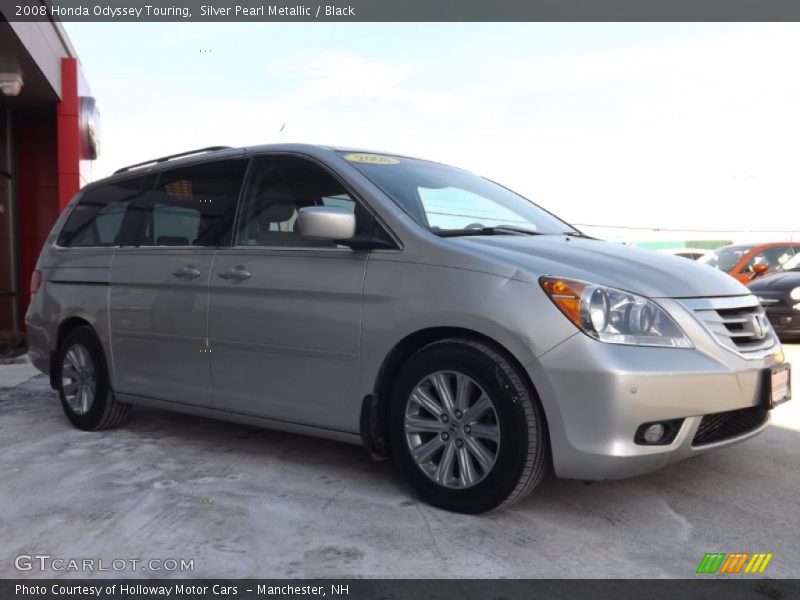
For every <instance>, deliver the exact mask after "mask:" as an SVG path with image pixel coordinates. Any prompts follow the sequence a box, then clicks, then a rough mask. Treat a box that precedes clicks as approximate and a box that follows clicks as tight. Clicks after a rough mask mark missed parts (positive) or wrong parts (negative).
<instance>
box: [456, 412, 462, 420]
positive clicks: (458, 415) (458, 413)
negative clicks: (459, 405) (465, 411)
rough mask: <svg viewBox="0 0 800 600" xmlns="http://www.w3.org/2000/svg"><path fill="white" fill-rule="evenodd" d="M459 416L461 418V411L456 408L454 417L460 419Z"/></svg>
mask: <svg viewBox="0 0 800 600" xmlns="http://www.w3.org/2000/svg"><path fill="white" fill-rule="evenodd" d="M460 418H461V411H460V410H457V411H456V419H460Z"/></svg>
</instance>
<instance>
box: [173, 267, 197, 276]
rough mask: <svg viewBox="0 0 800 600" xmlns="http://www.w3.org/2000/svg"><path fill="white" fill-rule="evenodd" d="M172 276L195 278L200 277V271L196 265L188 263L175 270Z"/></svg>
mask: <svg viewBox="0 0 800 600" xmlns="http://www.w3.org/2000/svg"><path fill="white" fill-rule="evenodd" d="M172 276H173V277H177V278H178V279H194V278H195V277H200V271H199V270H198V269H197V267H195V266H194V265H188V266H186V267H183V268H181V269H178V270H177V271H173V272H172Z"/></svg>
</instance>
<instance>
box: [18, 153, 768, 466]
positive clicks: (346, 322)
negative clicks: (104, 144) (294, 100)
mask: <svg viewBox="0 0 800 600" xmlns="http://www.w3.org/2000/svg"><path fill="white" fill-rule="evenodd" d="M266 153H274V154H283V155H286V154H289V155H299V156H305V157H307V158H309V159H310V160H313V161H315V162H317V163H318V164H321V165H322V166H324V167H325V168H327V169H328V170H330V171H331V172H333V173H335V175H336V177H338V178H339V179H340V180H341V181H342V182H344V183H345V185H346V186H347V187H348V188H349V189H350V191H351V192H352V193H353V195H354V196H356V197H358V198H359V199H361V200H362V201H364V202H365V203H366V204H367V205H368V206H369V207H370V208H371V209H372V210H373V211H374V212H375V213H376V214H377V216H378V217H379V219H380V220H381V221H382V222H383V223H384V224H385V225H386V227H387V228H388V229H389V230H390V231H391V233H392V235H393V236H394V237H395V238H396V239H397V240H398V241H399V246H400V247H399V249H398V250H376V251H372V252H365V251H351V250H347V249H330V250H328V249H314V250H299V249H297V248H281V249H277V248H276V249H268V248H257V249H253V248H221V249H218V250H213V249H211V250H209V249H186V250H177V249H168V250H154V249H152V248H149V249H148V248H126V249H115V250H111V249H80V250H65V249H59V248H57V247H55V246H54V245H53V243H54V236H51V238H50V239H49V241H48V243H47V244H46V245H45V247H44V249H43V251H42V255H41V257H40V259H39V263H38V268H39V269H41V270H42V272H43V279H44V282H43V284H42V288H41V290H40V292H39V293H38V294H36V296H34V298H33V301H32V303H31V307H30V309H29V312H28V316H27V323H28V331H29V340H30V345H31V356H32V359H33V362H34V364H35V365H36V366H37V367H38V368H40V369H42V370H43V371H45V372H47V371H48V370H49V368H50V364H49V356H50V353H51V352H53V351H55V347H56V339H57V331H58V328H59V325H60V324H61V323H63V322H64V321H65V320H66V319H68V318H73V317H77V318H81V319H84V320H86V321H87V322H88V323H89V324H90V325H91V326H92V327H93V328H94V329H95V331H96V332H97V333H98V337H99V338H100V341H101V343H102V344H103V347H104V349H105V351H106V355H107V356H108V357H109V358H110V361H109V364H110V365H111V367H112V384H113V385H114V387H115V389H116V390H117V391H118V393H119V394H120V398H121V399H123V400H125V401H129V402H134V403H140V404H148V405H153V406H161V407H164V408H171V409H174V410H182V411H186V412H193V413H197V414H204V415H206V416H216V417H219V418H224V419H228V420H234V421H239V422H249V423H253V424H261V425H265V426H269V427H275V428H280V429H286V430H290V431H299V432H304V433H312V434H314V435H320V436H323V437H333V438H336V439H343V440H347V441H352V442H357V441H358V440H359V439H360V438H359V436H358V432H359V416H360V410H361V405H362V401H363V399H364V397H365V396H367V395H369V394H371V393H372V392H373V391H374V388H375V384H376V380H377V377H378V373H379V370H380V368H381V365H382V364H383V361H384V360H385V358H386V357H387V355H388V354H389V353H390V352H391V351H392V349H393V348H394V347H395V345H396V344H398V342H400V341H401V340H403V339H404V338H406V337H407V336H409V335H412V334H414V333H416V332H419V331H421V330H424V329H430V328H440V327H453V328H459V329H464V330H469V331H472V332H475V333H476V334H480V335H482V336H485V337H487V338H490V339H491V340H493V341H494V342H495V343H496V344H499V345H501V346H503V347H504V348H505V349H506V350H507V351H508V352H509V353H510V354H511V355H512V356H513V357H514V358H515V359H516V360H517V362H518V363H519V364H521V365H523V366H524V368H525V369H526V370H527V372H528V374H529V376H530V379H531V381H532V383H533V385H534V386H535V389H536V391H537V393H538V396H539V398H540V399H541V402H542V405H543V408H544V411H545V414H546V417H547V421H548V426H549V430H550V438H551V442H552V449H553V460H554V464H555V468H556V473H557V474H558V475H559V476H562V477H574V478H582V479H602V478H606V477H621V476H627V475H634V474H638V473H643V472H646V471H649V470H653V469H656V468H659V467H661V466H664V465H665V464H668V463H670V462H673V461H675V460H680V459H682V458H686V457H689V456H692V455H694V454H697V453H699V452H705V451H708V450H710V449H713V448H716V447H720V446H725V445H728V444H731V443H735V442H737V441H741V440H743V439H746V438H747V437H751V436H752V435H755V434H756V433H758V431H760V430H762V429H763V428H764V427H766V425H765V426H764V427H762V428H760V429H759V430H758V431H756V432H752V433H750V434H747V435H744V436H741V437H739V438H736V439H734V440H729V441H726V442H724V443H722V444H715V445H709V446H704V447H703V448H702V449H696V448H692V447H691V439H692V436H693V434H694V431H695V430H696V428H697V426H698V424H699V421H700V417H701V415H703V414H706V413H709V412H718V411H725V410H732V409H736V408H742V407H747V406H752V405H754V404H755V403H756V402H757V392H756V387H757V378H758V373H759V370H760V369H762V368H765V367H767V366H769V365H770V364H772V363H773V362H775V361H780V360H783V358H782V355H781V354H780V346H779V345H778V344H777V342H776V344H775V346H774V348H772V349H771V350H770V352H767V353H764V355H763V356H760V357H757V358H756V359H754V360H746V359H744V358H742V357H741V356H737V355H736V354H735V353H733V352H731V351H729V350H726V349H724V348H722V347H721V346H720V345H719V343H718V342H717V341H716V340H714V339H713V337H712V336H711V335H710V333H709V332H708V330H707V329H706V328H705V327H704V326H703V325H702V324H701V323H700V322H699V321H698V320H697V318H696V317H695V316H694V315H693V314H692V312H691V311H690V310H689V309H688V308H687V307H686V306H685V305H684V304H682V303H681V301H680V300H679V299H683V298H697V297H709V296H743V295H746V294H748V293H749V292H748V290H747V289H746V288H745V287H744V286H742V285H741V284H739V283H738V282H736V281H735V280H733V279H732V278H730V277H729V276H727V275H725V274H723V273H719V272H718V271H716V270H714V269H711V268H709V267H706V266H704V265H699V264H697V263H694V262H692V261H687V260H685V259H683V258H680V257H673V256H668V255H665V254H663V253H658V252H651V251H646V250H638V249H634V248H629V247H623V246H617V245H614V244H608V243H605V242H601V241H594V240H586V239H580V238H576V237H569V236H493V237H469V238H439V237H437V236H435V235H433V234H432V233H430V232H429V231H427V230H425V229H424V228H422V227H420V226H419V225H418V224H417V223H416V222H415V221H414V220H413V219H412V218H411V217H410V216H409V215H408V214H406V213H405V212H404V211H403V210H402V209H401V208H400V207H398V206H397V205H396V204H395V203H394V202H392V201H391V200H390V199H389V198H387V197H386V196H385V195H384V194H383V193H382V192H381V191H380V190H379V189H378V188H377V187H376V186H375V185H374V184H372V183H371V182H370V181H369V180H368V179H366V178H365V177H364V176H363V175H362V174H361V173H359V172H358V171H357V170H356V169H355V168H354V167H353V166H352V165H351V164H349V163H348V162H347V161H346V160H345V159H344V158H342V156H341V155H340V154H339V153H338V152H336V151H334V150H333V149H331V148H324V147H316V146H305V145H293V144H286V145H276V146H259V147H254V148H246V149H239V150H232V151H225V152H221V153H215V154H214V158H215V159H216V158H219V157H221V156H222V155H226V156H227V155H228V154H230V155H242V154H244V155H246V156H247V155H255V154H266ZM400 159H401V160H402V157H400ZM204 160H208V158H207V157H205V158H204V157H202V156H200V157H191V158H188V159H183V160H179V161H174V162H169V163H164V164H159V165H154V166H151V167H147V168H143V169H139V170H137V171H136V173H137V174H139V173H141V174H143V173H150V172H157V171H159V170H162V169H166V168H171V167H172V166H175V165H177V164H180V165H186V164H194V163H200V162H203V161H204ZM124 176H130V173H126V174H124V175H120V176H117V177H124ZM112 179H113V178H112ZM102 183H103V182H98V183H96V184H92V186H94V185H101V184H102ZM60 223H63V217H62V219H60V220H59V224H60ZM59 226H60V225H57V226H56V228H55V229H54V232H55V231H57V229H58V227H59ZM112 255H113V264H112ZM189 264H193V265H195V266H196V267H197V269H198V270H199V271H200V272H201V276H200V277H198V278H196V279H193V280H180V281H174V280H173V279H172V278H171V277H170V273H171V272H173V271H174V270H175V269H177V268H181V267H185V266H187V265H189ZM235 267H244V268H246V270H247V271H248V272H250V274H251V277H249V278H247V279H244V280H241V281H239V280H231V279H222V278H220V277H218V274H219V273H223V272H225V271H226V270H229V269H231V268H235ZM542 275H554V276H561V277H568V278H573V279H581V280H586V281H591V282H592V283H597V284H602V285H609V286H613V287H617V288H621V289H624V290H628V291H631V292H634V293H637V294H641V295H645V296H648V297H651V298H655V299H657V300H656V301H657V302H658V303H659V304H660V305H661V306H662V307H663V308H664V309H665V310H667V311H668V312H669V314H670V315H671V316H672V317H673V318H674V319H675V320H676V322H677V323H678V324H679V325H680V326H681V328H682V329H683V330H684V331H685V332H686V334H687V335H688V336H689V337H690V339H691V340H692V342H693V343H694V345H695V348H694V349H669V348H642V347H635V346H616V345H612V344H605V343H602V342H598V341H595V340H593V339H590V338H589V337H588V336H586V335H584V334H582V333H580V332H579V331H578V330H577V329H576V328H575V327H574V326H573V325H572V324H571V323H570V322H569V321H568V320H567V319H566V318H564V316H563V315H562V314H561V313H560V312H559V311H558V310H557V309H556V307H555V306H554V305H553V303H552V302H551V301H550V300H549V299H548V298H547V296H546V295H545V293H544V292H543V291H542V289H541V287H540V286H539V285H538V278H539V277H540V276H542ZM87 279H88V280H91V281H92V282H96V283H97V285H86V284H85V280H87ZM78 280H81V281H83V282H84V283H83V284H81V285H72V284H70V283H68V282H69V281H78ZM56 281H59V282H60V283H56ZM206 281H207V282H208V284H209V285H208V287H207V288H206V289H205V292H204V291H203V286H204V285H205V284H204V282H206ZM204 298H205V301H204ZM109 300H110V301H109ZM204 302H205V304H204ZM203 346H204V347H206V348H207V349H210V352H205V353H202V352H201V351H200V350H201V347H203ZM192 350H196V351H197V353H196V354H194V356H195V358H194V359H192V358H191V356H192ZM670 418H685V421H684V424H683V427H682V429H681V431H680V432H679V434H678V436H677V437H676V439H675V440H674V442H673V443H672V444H670V445H668V446H654V447H646V446H637V445H634V444H633V434H634V431H635V429H636V427H637V426H638V425H639V424H640V423H642V422H648V421H654V420H659V419H670Z"/></svg>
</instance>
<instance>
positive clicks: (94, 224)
mask: <svg viewBox="0 0 800 600" xmlns="http://www.w3.org/2000/svg"><path fill="white" fill-rule="evenodd" d="M142 184H143V179H142V178H141V177H137V178H134V179H127V180H125V181H118V182H114V183H111V184H107V185H104V186H101V187H96V188H93V189H91V190H88V191H86V192H85V193H84V194H83V196H81V198H80V199H79V200H78V204H76V205H75V207H74V208H73V209H72V212H71V213H70V215H69V218H68V219H67V222H66V223H65V224H64V227H63V229H62V230H61V232H60V233H59V235H58V241H57V244H58V245H59V246H63V247H65V248H92V247H103V246H116V245H117V244H118V243H119V239H120V234H121V229H122V221H123V217H124V216H125V211H126V210H127V209H128V206H129V205H130V204H131V203H132V202H133V201H134V199H135V198H136V197H138V196H139V194H140V192H141V189H142Z"/></svg>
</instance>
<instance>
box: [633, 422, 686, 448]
mask: <svg viewBox="0 0 800 600" xmlns="http://www.w3.org/2000/svg"><path fill="white" fill-rule="evenodd" d="M682 424H683V419H672V420H670V421H658V422H656V423H642V424H641V425H639V428H638V429H637V430H636V435H634V436H633V442H634V443H635V444H639V445H640V446H666V445H668V444H671V443H672V442H674V441H675V438H676V437H677V436H678V431H680V429H681V425H682Z"/></svg>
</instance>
